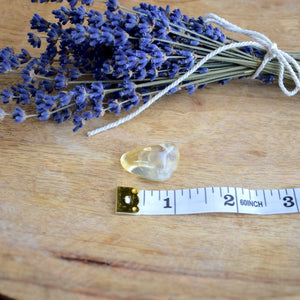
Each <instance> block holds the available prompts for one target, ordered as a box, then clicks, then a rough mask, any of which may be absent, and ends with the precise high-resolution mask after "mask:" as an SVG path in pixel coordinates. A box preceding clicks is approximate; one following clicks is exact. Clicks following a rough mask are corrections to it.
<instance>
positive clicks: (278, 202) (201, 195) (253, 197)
mask: <svg viewBox="0 0 300 300" xmlns="http://www.w3.org/2000/svg"><path fill="white" fill-rule="evenodd" d="M299 205H300V188H291V189H279V190H249V189H244V188H234V187H210V188H193V189H182V190H164V191H160V190H157V191H151V190H139V189H137V188H135V187H118V188H117V198H116V213H118V214H130V215H182V214H200V213H236V214H258V215H269V214H290V213H299Z"/></svg>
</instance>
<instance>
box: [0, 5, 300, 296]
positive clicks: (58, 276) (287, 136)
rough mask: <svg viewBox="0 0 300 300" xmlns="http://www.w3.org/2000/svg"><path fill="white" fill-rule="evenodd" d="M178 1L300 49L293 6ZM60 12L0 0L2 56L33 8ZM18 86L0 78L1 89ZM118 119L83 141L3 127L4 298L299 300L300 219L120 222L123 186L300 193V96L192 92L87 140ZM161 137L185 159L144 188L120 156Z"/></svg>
mask: <svg viewBox="0 0 300 300" xmlns="http://www.w3.org/2000/svg"><path fill="white" fill-rule="evenodd" d="M152 3H153V4H157V5H163V6H164V5H166V4H167V1H158V0H157V1H153V2H152ZM123 4H125V5H127V6H133V5H136V4H138V1H133V0H130V1H123ZM169 4H170V5H171V7H172V8H181V9H182V11H183V12H184V13H186V14H189V15H191V16H195V17H197V16H199V15H204V14H205V13H208V12H214V13H217V14H220V15H221V16H222V17H224V18H227V19H228V20H230V21H231V22H233V23H236V24H237V25H240V26H242V27H246V28H248V29H254V30H258V31H260V32H262V33H265V34H266V35H267V36H268V37H269V38H270V39H272V40H274V41H276V42H277V43H278V46H279V47H280V48H281V49H283V50H294V51H296V50H299V51H300V40H299V32H300V23H299V12H300V2H299V1H298V0H287V1H279V0H272V1H260V0H251V1H247V0H238V1H234V0H227V1H221V0H214V1H207V0H203V1H192V0H184V1H179V0H170V1H169ZM59 5H60V4H56V5H55V4H50V3H49V4H43V5H42V4H41V5H35V4H31V3H30V1H29V0H26V1H25V0H13V1H12V0H0V8H1V9H0V13H1V18H0V47H4V46H7V45H10V46H14V47H15V49H16V50H19V49H20V48H22V47H25V46H26V33H27V32H28V31H29V25H28V21H29V20H30V18H31V16H32V15H33V13H34V12H35V11H36V12H38V13H40V14H41V15H42V16H44V17H48V16H50V14H51V10H52V9H54V8H55V7H57V6H59ZM65 5H66V4H65ZM95 8H97V9H102V8H103V6H102V5H100V4H98V5H96V6H95ZM15 82H16V77H14V76H8V77H4V76H0V87H1V88H4V87H7V86H10V85H11V84H12V83H15ZM113 120H115V116H109V115H106V116H105V118H104V119H103V120H95V121H91V122H90V124H89V125H87V127H86V128H84V129H83V130H81V131H79V132H78V133H76V134H73V132H72V128H73V124H71V122H69V123H65V124H64V125H61V126H59V125H57V124H55V123H52V122H49V123H43V122H40V121H37V120H29V121H27V122H25V123H23V124H22V125H15V124H14V123H13V122H12V121H11V120H8V119H6V120H5V121H4V122H3V123H1V124H0V294H1V295H5V296H7V297H10V298H13V299H28V300H29V299H30V300H32V299H67V300H68V299H141V300H142V299H143V300H145V299H147V300H148V299H149V300H150V299H202V298H203V299H300V215H299V214H293V215H277V216H249V215H234V214H205V215H191V216H174V217H173V216H163V217H155V216H153V217H142V216H140V217H131V216H120V215H115V214H114V203H115V188H116V186H117V185H125V186H126V185H128V186H136V187H138V188H141V189H177V188H190V187H203V186H228V185H229V186H237V187H245V188H252V189H279V188H288V187H300V172H299V167H300V161H299V146H300V140H299V137H300V136H299V130H300V96H299V95H297V96H295V97H293V98H288V97H286V96H284V95H283V94H282V93H281V91H280V89H279V88H278V87H276V86H275V85H273V86H265V85H262V84H261V83H259V82H255V81H250V80H238V81H233V82H229V83H228V84H227V85H225V86H219V85H214V84H212V85H210V86H209V87H207V88H206V89H204V90H202V91H200V90H199V91H197V92H196V93H195V94H193V95H192V96H188V95H187V93H185V92H180V93H178V94H176V95H172V96H169V97H165V98H164V99H161V100H160V101H159V102H157V103H156V104H154V105H153V106H152V107H151V108H150V109H149V110H147V111H146V112H144V113H143V114H142V115H140V116H139V117H137V118H136V119H134V120H132V121H131V122H129V123H127V124H124V125H122V126H120V127H119V128H117V129H114V130H111V131H108V132H105V133H102V134H100V135H98V136H95V137H92V138H87V136H86V131H87V130H91V129H94V128H96V127H98V126H100V125H103V124H106V123H108V122H110V121H113ZM166 141H170V142H174V143H175V144H177V145H178V147H179V149H180V153H181V159H180V164H179V168H178V170H177V172H176V173H175V174H174V176H173V177H172V178H171V179H169V180H168V181H166V182H161V183H155V182H149V181H146V180H144V179H139V178H137V177H135V176H133V175H131V174H129V173H127V172H126V171H124V170H122V168H121V166H120V163H119V158H120V156H121V155H122V153H123V152H125V151H128V150H131V149H133V148H134V147H136V146H140V145H151V144H156V143H162V142H166ZM0 298H1V297H0Z"/></svg>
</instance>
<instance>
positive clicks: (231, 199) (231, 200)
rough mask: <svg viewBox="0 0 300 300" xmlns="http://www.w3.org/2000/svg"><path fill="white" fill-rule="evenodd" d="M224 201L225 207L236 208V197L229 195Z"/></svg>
mask: <svg viewBox="0 0 300 300" xmlns="http://www.w3.org/2000/svg"><path fill="white" fill-rule="evenodd" d="M224 199H225V200H226V201H225V202H224V205H225V206H226V205H229V206H234V205H235V201H234V197H233V196H232V195H230V194H227V195H225V196H224Z"/></svg>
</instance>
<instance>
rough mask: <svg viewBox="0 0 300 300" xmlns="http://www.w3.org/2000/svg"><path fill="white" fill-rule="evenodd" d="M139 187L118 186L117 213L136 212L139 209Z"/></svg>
mask: <svg viewBox="0 0 300 300" xmlns="http://www.w3.org/2000/svg"><path fill="white" fill-rule="evenodd" d="M138 193H139V189H138V188H135V187H127V186H118V187H117V197H116V213H118V214H136V213H138V211H139V207H138V204H139V196H138Z"/></svg>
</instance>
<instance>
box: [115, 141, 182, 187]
mask: <svg viewBox="0 0 300 300" xmlns="http://www.w3.org/2000/svg"><path fill="white" fill-rule="evenodd" d="M178 160H179V151H178V149H177V147H176V146H175V145H174V144H171V143H167V144H160V145H154V146H148V147H139V148H136V149H134V150H132V151H129V152H126V153H124V154H123V155H122V157H121V165H122V166H123V168H124V169H125V170H127V171H128V172H130V173H132V174H135V175H138V176H140V177H143V178H146V179H149V180H156V181H163V180H167V179H169V178H170V177H171V176H172V174H173V173H174V172H175V171H176V169H177V164H178Z"/></svg>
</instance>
